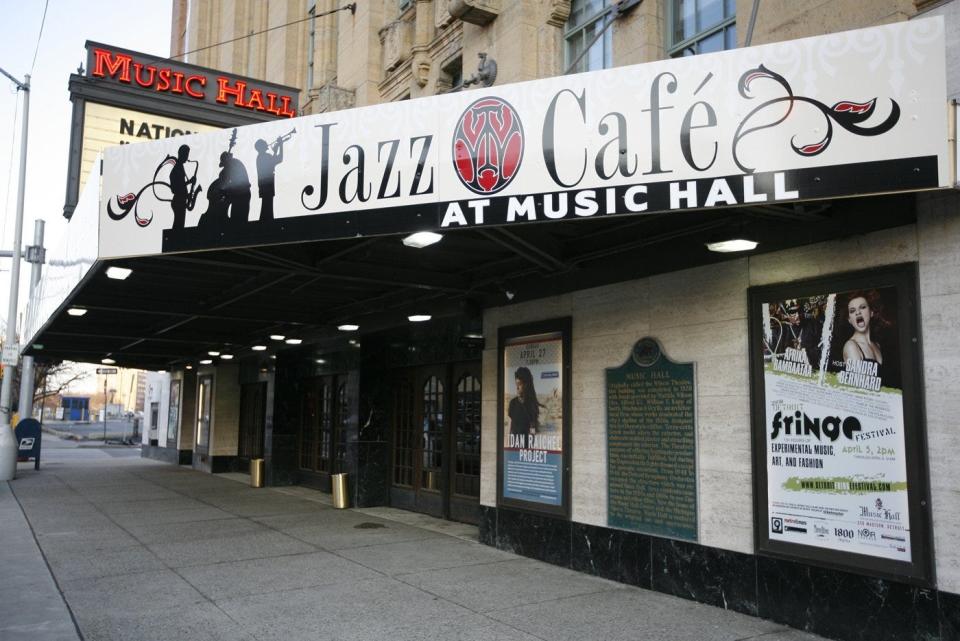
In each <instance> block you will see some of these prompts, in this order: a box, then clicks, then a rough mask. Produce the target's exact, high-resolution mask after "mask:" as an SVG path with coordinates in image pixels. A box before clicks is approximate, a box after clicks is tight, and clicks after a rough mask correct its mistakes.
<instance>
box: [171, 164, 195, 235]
mask: <svg viewBox="0 0 960 641" xmlns="http://www.w3.org/2000/svg"><path fill="white" fill-rule="evenodd" d="M189 158H190V146H189V145H180V149H178V150H177V159H176V161H174V163H173V169H171V170H170V191H172V192H173V198H172V199H171V200H170V208H171V209H173V229H183V228H184V226H185V225H186V222H187V209H188V208H190V209H192V207H188V201H189V197H190V188H191V187H192V186H193V185H194V183H196V182H197V177H196V175H194V176H191V177H190V178H187V171H186V168H185V167H184V164H185V163H186V162H187V160H188V159H189Z"/></svg>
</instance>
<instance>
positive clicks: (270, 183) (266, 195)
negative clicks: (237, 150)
mask: <svg viewBox="0 0 960 641" xmlns="http://www.w3.org/2000/svg"><path fill="white" fill-rule="evenodd" d="M283 143H284V138H283V137H282V136H281V137H280V138H277V141H276V142H275V143H273V153H272V154H271V153H270V152H269V151H268V150H269V145H267V141H266V140H264V139H263V138H261V139H259V140H258V141H257V142H255V143H254V144H253V148H254V149H256V150H257V187H258V188H259V190H260V220H261V221H266V220H273V197H274V195H275V194H276V190H275V188H274V180H275V179H276V173H275V172H276V170H277V165H279V164H280V163H282V162H283Z"/></svg>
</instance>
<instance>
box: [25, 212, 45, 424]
mask: <svg viewBox="0 0 960 641" xmlns="http://www.w3.org/2000/svg"><path fill="white" fill-rule="evenodd" d="M43 224H44V223H43V221H42V220H35V221H34V222H33V246H34V247H36V248H39V250H38V249H34V250H33V252H38V253H39V254H40V255H39V256H36V255H34V256H33V258H32V259H31V256H30V253H31V252H29V251H28V252H27V260H29V261H31V262H30V302H29V303H27V309H29V308H30V307H32V306H33V305H36V304H37V301H36V300H35V298H34V293H35V292H36V289H37V283H39V282H40V270H41V269H42V268H43V267H42V266H43V257H42V256H43ZM28 249H29V248H28ZM33 377H34V372H33V356H24V357H23V359H22V360H21V361H20V419H21V420H23V419H24V418H33Z"/></svg>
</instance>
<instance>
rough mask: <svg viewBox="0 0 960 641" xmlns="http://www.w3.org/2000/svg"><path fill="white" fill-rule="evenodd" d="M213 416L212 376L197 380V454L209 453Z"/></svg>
mask: <svg viewBox="0 0 960 641" xmlns="http://www.w3.org/2000/svg"><path fill="white" fill-rule="evenodd" d="M212 415H213V376H209V375H208V376H201V377H199V378H198V379H197V448H196V452H197V453H198V454H201V455H204V456H206V455H207V454H209V453H210V418H211V416H212Z"/></svg>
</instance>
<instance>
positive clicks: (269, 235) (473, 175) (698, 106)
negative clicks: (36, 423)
mask: <svg viewBox="0 0 960 641" xmlns="http://www.w3.org/2000/svg"><path fill="white" fill-rule="evenodd" d="M943 31H944V26H943V22H942V20H941V19H939V18H934V19H923V20H915V21H911V22H908V23H900V24H895V25H887V26H882V27H875V28H871V29H865V30H860V31H850V32H845V33H838V34H832V35H828V36H821V37H817V38H809V39H805V40H797V41H791V42H786V43H779V44H772V45H765V46H761V47H754V48H749V49H738V50H734V51H727V52H721V53H716V54H709V55H702V56H697V57H696V58H695V59H693V58H684V59H676V60H665V61H660V62H655V63H650V64H645V65H637V66H631V67H621V68H617V69H609V70H604V71H597V72H590V73H585V74H579V75H573V76H563V77H556V78H547V79H543V80H536V81H532V82H524V83H517V84H513V85H506V86H503V87H495V88H487V89H479V90H476V91H470V92H461V93H455V94H446V95H442V96H434V97H430V98H423V99H419V100H410V101H402V102H396V103H389V104H383V105H375V106H370V107H364V108H360V109H351V110H348V111H342V112H334V113H327V114H318V115H313V116H307V117H302V118H297V119H293V120H282V121H274V122H269V123H263V124H257V125H250V126H246V127H240V128H237V129H234V130H227V131H222V132H217V133H214V134H206V135H198V136H185V137H182V138H177V139H174V140H167V141H160V142H155V143H146V144H142V145H135V146H127V147H125V148H120V149H117V148H114V149H108V150H107V151H106V153H105V161H104V180H103V192H102V196H101V223H100V254H101V257H104V258H106V257H119V256H129V255H149V254H156V253H161V252H178V251H191V250H197V249H205V248H220V247H232V246H234V247H235V246H244V245H257V244H270V243H285V242H300V241H304V240H317V239H326V238H347V237H356V236H365V235H376V234H390V233H406V232H412V231H420V230H427V229H435V230H443V229H461V228H467V227H477V226H485V225H513V224H528V223H539V222H550V221H554V220H573V219H581V218H590V217H609V216H620V215H643V214H648V213H654V212H665V211H684V210H691V209H705V208H706V209H711V208H721V207H732V206H741V205H748V206H749V205H756V204H760V203H766V204H770V203H777V202H790V201H799V200H809V199H818V198H837V197H844V196H854V195H863V194H872V193H881V192H892V191H910V190H921V189H935V188H943V187H948V186H950V184H951V183H950V177H949V176H950V167H949V158H948V151H947V140H948V135H947V98H946V80H945V46H944V33H943ZM183 86H184V88H186V86H187V82H186V79H184V85H183ZM193 86H196V85H193Z"/></svg>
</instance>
